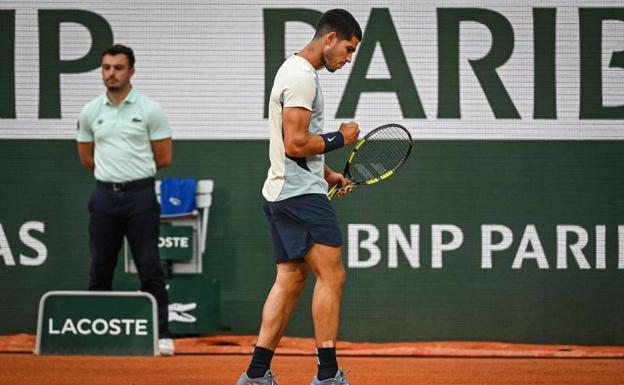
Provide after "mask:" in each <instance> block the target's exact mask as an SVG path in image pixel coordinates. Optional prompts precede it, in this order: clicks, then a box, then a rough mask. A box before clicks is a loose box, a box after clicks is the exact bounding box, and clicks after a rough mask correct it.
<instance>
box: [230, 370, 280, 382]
mask: <svg viewBox="0 0 624 385" xmlns="http://www.w3.org/2000/svg"><path fill="white" fill-rule="evenodd" d="M275 375H276V374H275V373H273V372H271V371H270V370H267V371H266V373H264V377H259V378H249V377H248V376H247V373H243V374H241V376H240V377H239V378H238V381H236V385H279V384H278V383H277V382H275V379H274V378H275Z"/></svg>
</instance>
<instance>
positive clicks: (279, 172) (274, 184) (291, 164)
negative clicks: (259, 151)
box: [262, 55, 327, 202]
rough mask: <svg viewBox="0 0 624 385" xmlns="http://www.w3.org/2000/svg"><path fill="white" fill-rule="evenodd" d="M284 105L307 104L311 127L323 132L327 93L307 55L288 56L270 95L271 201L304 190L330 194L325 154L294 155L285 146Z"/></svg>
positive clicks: (266, 187)
mask: <svg viewBox="0 0 624 385" xmlns="http://www.w3.org/2000/svg"><path fill="white" fill-rule="evenodd" d="M284 107H303V108H305V109H307V110H310V111H311V112H312V116H311V118H310V125H309V126H308V131H309V132H311V133H314V134H322V133H323V123H324V113H323V111H324V109H325V103H324V101H323V93H322V92H321V87H320V85H319V81H318V76H317V74H316V70H315V69H314V67H313V66H312V64H310V62H308V61H307V60H306V59H304V58H303V57H300V56H297V55H293V56H291V57H289V58H288V59H286V61H284V63H283V64H282V66H281V67H280V69H279V70H278V71H277V74H276V75H275V81H274V82H273V89H272V90H271V96H270V98H269V140H270V143H269V158H270V160H271V167H270V168H269V172H268V174H267V179H266V181H265V182H264V187H263V188H262V195H264V198H265V199H266V200H267V201H271V202H274V201H281V200H284V199H288V198H291V197H294V196H298V195H303V194H327V182H326V181H325V177H324V167H325V158H324V156H323V155H322V154H321V155H313V156H308V157H304V158H291V157H289V156H287V155H286V150H285V148H284V133H283V130H282V112H283V111H284Z"/></svg>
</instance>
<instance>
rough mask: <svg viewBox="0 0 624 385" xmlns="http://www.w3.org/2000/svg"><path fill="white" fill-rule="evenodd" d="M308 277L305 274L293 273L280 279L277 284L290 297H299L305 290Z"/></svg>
mask: <svg viewBox="0 0 624 385" xmlns="http://www.w3.org/2000/svg"><path fill="white" fill-rule="evenodd" d="M306 278H307V275H306V274H305V273H303V272H298V273H291V274H288V275H287V276H285V277H280V278H278V279H277V280H276V282H275V284H276V285H278V286H279V287H280V288H281V289H282V290H283V291H285V292H287V293H288V294H290V295H299V294H301V292H303V289H305V284H306Z"/></svg>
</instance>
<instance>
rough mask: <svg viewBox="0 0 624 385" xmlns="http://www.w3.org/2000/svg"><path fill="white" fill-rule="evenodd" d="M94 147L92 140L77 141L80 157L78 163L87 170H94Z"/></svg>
mask: <svg viewBox="0 0 624 385" xmlns="http://www.w3.org/2000/svg"><path fill="white" fill-rule="evenodd" d="M94 148H95V145H94V143H93V142H78V157H79V158H80V163H82V165H83V166H85V167H86V168H87V169H88V170H89V171H94V170H95V161H94V160H93V149H94Z"/></svg>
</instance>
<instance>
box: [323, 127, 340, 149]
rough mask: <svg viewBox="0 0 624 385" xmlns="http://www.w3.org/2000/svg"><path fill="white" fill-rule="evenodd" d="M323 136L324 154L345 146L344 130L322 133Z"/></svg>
mask: <svg viewBox="0 0 624 385" xmlns="http://www.w3.org/2000/svg"><path fill="white" fill-rule="evenodd" d="M321 138H323V142H325V150H324V151H323V154H324V153H326V152H330V151H334V150H337V149H339V148H342V147H344V136H342V132H340V131H334V132H328V133H326V134H321Z"/></svg>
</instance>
